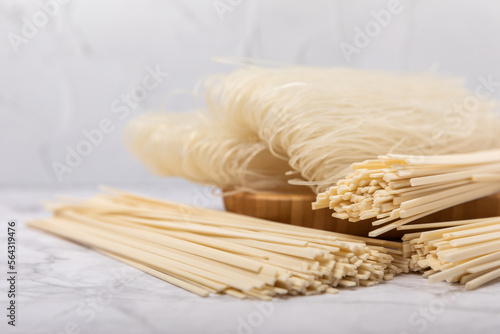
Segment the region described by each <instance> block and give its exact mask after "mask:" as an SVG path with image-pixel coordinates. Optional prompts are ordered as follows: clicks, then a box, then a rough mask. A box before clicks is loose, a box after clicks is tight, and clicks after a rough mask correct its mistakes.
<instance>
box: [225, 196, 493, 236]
mask: <svg viewBox="0 0 500 334" xmlns="http://www.w3.org/2000/svg"><path fill="white" fill-rule="evenodd" d="M315 200H316V195H315V194H313V193H304V194H288V193H256V194H254V193H237V194H232V195H227V196H224V205H225V207H226V210H227V211H231V212H235V213H240V214H244V215H248V216H253V217H258V218H264V219H268V220H273V221H276V222H281V223H286V224H292V225H298V226H305V227H312V228H317V229H322V230H327V231H334V232H340V233H347V234H352V235H359V236H368V233H369V232H370V231H372V230H375V229H377V228H378V227H380V226H372V225H371V222H372V221H373V219H372V220H365V221H359V222H357V223H351V222H349V221H348V220H342V219H337V218H334V217H332V216H331V214H332V211H331V210H329V209H320V210H312V209H311V203H312V202H314V201H315ZM492 216H500V194H497V195H493V196H489V197H484V198H481V199H477V200H474V201H470V202H467V203H464V204H461V205H457V206H455V207H452V208H448V209H445V210H442V211H439V212H437V213H434V214H432V215H429V216H427V217H424V218H421V219H418V220H416V221H415V222H412V223H411V224H417V223H430V222H440V221H451V220H462V219H473V218H484V217H492ZM416 231H417V230H414V231H413V230H412V231H397V230H392V231H389V232H387V233H385V234H382V235H381V236H380V237H379V238H383V239H399V238H401V237H402V236H403V234H405V233H409V232H416Z"/></svg>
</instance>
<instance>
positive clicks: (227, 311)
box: [0, 180, 500, 334]
mask: <svg viewBox="0 0 500 334" xmlns="http://www.w3.org/2000/svg"><path fill="white" fill-rule="evenodd" d="M127 189H129V190H136V191H141V192H142V193H145V194H150V195H161V196H162V197H165V198H169V199H172V200H177V201H180V202H185V203H188V204H197V205H205V206H209V207H213V208H222V204H221V200H220V199H219V198H217V197H214V196H212V195H211V194H210V193H209V192H208V191H207V190H206V189H205V188H202V187H198V186H194V185H192V184H188V183H186V182H183V181H179V180H173V181H172V182H171V184H170V186H168V187H162V189H159V188H158V187H156V188H151V187H149V188H145V187H141V188H138V187H127ZM95 192H97V188H96V187H88V188H78V189H65V190H61V189H59V190H55V189H46V188H39V189H36V188H24V189H20V188H11V189H9V188H4V189H1V190H0V217H1V219H2V220H3V221H2V223H1V224H0V226H1V230H0V252H3V254H0V258H1V260H0V272H1V273H2V274H1V276H2V280H1V282H0V306H1V307H0V309H1V310H2V312H3V314H1V317H0V319H2V321H1V324H0V333H23V334H25V333H34V334H35V333H46V334H60V333H67V334H69V333H93V334H99V333H121V334H128V333H222V334H226V333H245V334H250V333H306V332H308V333H334V332H338V333H346V332H348V333H470V332H479V333H498V329H499V328H500V302H499V296H500V284H491V285H488V286H486V287H484V288H482V289H479V290H477V291H470V292H466V291H464V290H463V287H462V286H456V285H449V284H446V283H439V284H433V285H431V284H429V283H428V282H427V280H426V279H424V278H422V277H420V276H419V275H416V274H411V275H402V276H398V277H396V278H395V279H394V280H392V281H390V282H387V283H385V284H382V285H378V286H375V287H370V288H355V289H352V290H345V289H344V290H341V291H340V294H338V295H321V296H311V297H294V298H288V299H276V300H274V301H273V302H268V303H263V302H256V301H247V300H245V301H241V300H237V299H234V298H231V297H228V296H212V297H210V298H200V297H197V296H195V295H192V294H190V293H188V292H185V291H183V290H181V289H179V288H176V287H174V286H172V285H170V284H168V283H165V282H163V281H160V280H158V279H156V278H154V277H151V276H148V275H146V274H143V273H142V272H140V271H137V270H135V269H133V268H130V267H128V266H126V265H124V264H122V263H120V262H117V261H115V260H113V259H110V258H108V257H106V256H103V255H101V254H98V253H96V252H94V251H92V250H89V249H87V248H85V247H82V246H79V245H77V244H74V243H71V242H68V241H66V240H62V239H59V238H56V237H53V236H51V235H48V234H45V233H43V232H40V231H37V230H34V229H31V228H26V227H25V222H26V221H27V220H29V219H31V218H35V217H42V216H46V215H47V213H46V212H44V211H43V209H42V207H41V205H40V204H39V202H40V200H43V199H51V198H53V196H54V195H55V194H58V193H63V194H69V195H76V196H89V195H92V194H93V193H95ZM9 219H15V220H16V221H17V225H18V226H17V237H18V243H17V248H18V255H17V256H18V262H19V263H18V282H17V283H18V286H17V290H18V291H17V292H18V296H17V319H16V321H17V326H16V327H12V326H8V325H7V320H8V319H7V318H6V313H7V311H6V307H7V302H8V300H7V290H8V287H7V283H6V279H5V275H6V272H7V264H6V261H7V260H6V248H7V247H6V239H7V238H6V233H7V231H6V230H7V221H8V220H9Z"/></svg>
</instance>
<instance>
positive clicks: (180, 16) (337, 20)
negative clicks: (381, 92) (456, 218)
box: [0, 0, 500, 186]
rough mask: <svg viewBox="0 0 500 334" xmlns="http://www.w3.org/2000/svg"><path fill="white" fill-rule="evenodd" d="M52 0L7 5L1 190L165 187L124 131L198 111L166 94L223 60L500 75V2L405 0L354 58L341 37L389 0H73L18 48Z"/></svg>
mask: <svg viewBox="0 0 500 334" xmlns="http://www.w3.org/2000/svg"><path fill="white" fill-rule="evenodd" d="M61 1H62V0H61ZM47 2H49V0H42V1H31V0H30V1H28V0H0V153H1V155H0V185H2V186H33V185H58V186H60V185H62V186H65V185H67V186H73V185H84V184H94V183H101V182H103V183H108V184H117V185H119V184H153V183H161V182H165V180H163V179H160V178H158V177H155V176H152V175H149V174H148V172H146V171H145V169H143V167H142V166H141V165H140V164H139V163H138V162H136V161H134V159H133V158H132V157H131V156H130V155H129V154H128V153H127V152H126V151H125V149H124V147H123V145H122V143H121V138H120V134H121V129H122V127H123V125H124V124H125V122H126V121H127V120H129V119H130V118H131V117H133V116H134V115H137V114H140V113H142V112H144V111H146V110H148V109H151V108H156V107H160V106H165V107H167V108H169V109H173V110H182V109H186V108H191V107H193V106H194V105H195V101H194V99H193V98H191V97H189V96H187V95H181V96H177V97H175V98H173V99H168V100H167V101H166V102H165V97H166V96H167V95H168V94H169V93H171V92H172V91H173V90H175V89H192V88H193V87H194V85H195V83H196V81H197V80H198V79H199V78H200V77H202V76H204V75H208V74H211V73H215V72H220V71H230V70H231V69H232V67H231V66H227V65H222V64H217V63H214V62H212V61H211V60H210V58H211V57H214V56H238V57H241V56H244V57H254V58H261V59H268V60H272V61H278V62H286V63H299V64H309V65H325V66H339V65H343V66H345V65H350V66H355V67H361V68H380V69H387V70H411V71H421V70H426V69H429V68H431V67H438V68H439V71H440V72H443V73H448V74H455V75H459V76H463V77H464V78H466V79H467V83H468V85H469V86H470V87H471V88H473V87H474V86H475V85H476V83H477V81H478V78H479V77H480V76H483V77H487V76H489V75H491V76H492V77H493V79H494V80H498V81H500V38H499V37H500V2H499V1H496V0H489V1H451V0H449V1H438V2H437V3H436V1H431V0H425V1H424V0H421V1H417V0H414V1H402V8H403V10H402V12H401V14H398V15H393V16H392V18H391V22H390V24H389V25H387V27H383V28H382V29H381V31H380V33H379V34H378V35H377V36H376V37H374V38H373V39H372V40H371V43H370V44H369V45H368V46H367V47H365V48H363V49H361V51H360V52H359V54H354V55H353V56H352V61H351V62H350V63H348V61H347V59H346V58H345V57H344V56H343V54H342V52H341V51H340V48H339V45H340V44H341V43H342V42H344V43H349V44H354V42H353V39H354V37H355V30H354V29H355V28H356V27H358V28H360V29H362V30H364V28H365V25H366V24H367V23H368V22H370V21H372V20H373V17H372V16H371V15H372V14H370V12H371V11H379V10H381V9H383V8H387V6H388V3H389V1H386V0H383V1H320V0H311V1H290V0H288V1H285V0H279V1H264V0H263V1H245V0H220V1H211V0H196V1H195V0H189V1H180V0H179V1H172V0H170V1H166V0H164V1H161V0H104V1H103V0H101V1H97V0H67V4H64V5H61V6H60V8H59V10H58V12H57V13H56V14H55V15H54V17H51V18H49V19H48V22H47V24H46V25H43V26H42V27H40V28H38V31H37V33H36V34H35V35H34V36H32V37H30V38H29V39H27V40H26V41H25V42H26V43H23V44H20V45H19V48H18V52H16V51H15V48H14V47H13V46H12V43H11V42H10V41H9V36H12V34H18V35H20V36H22V29H23V26H24V25H25V21H23V18H27V19H29V20H33V15H35V14H36V13H37V12H39V11H40V4H41V3H47ZM217 6H218V7H217ZM224 6H226V7H224ZM228 6H229V7H228ZM216 7H217V8H222V7H224V8H226V9H227V10H226V11H225V12H224V13H221V12H220V10H219V12H218V11H217V9H216ZM156 66H159V67H160V68H161V70H163V71H168V72H169V74H170V75H169V77H168V78H166V79H165V80H164V81H163V82H162V83H161V85H160V86H159V87H158V88H156V89H155V90H153V91H151V92H149V93H148V94H147V97H146V98H145V99H144V100H143V101H142V102H141V103H140V104H138V105H137V106H136V107H134V108H130V109H131V112H130V115H129V116H128V117H126V118H125V119H120V118H119V117H118V114H116V113H113V111H112V106H111V105H112V103H113V101H115V100H116V99H117V98H118V99H119V98H120V96H121V95H122V94H130V93H131V92H132V90H133V89H134V87H135V86H136V85H137V84H140V83H141V82H142V80H143V78H144V77H145V76H146V75H147V70H146V69H147V68H148V67H149V68H155V67H156ZM495 95H496V96H497V97H500V90H499V91H498V92H497V93H496V94H495ZM103 118H109V119H110V120H111V122H112V123H113V125H114V131H113V132H112V133H109V134H106V135H105V136H104V139H103V141H102V144H100V145H98V146H96V147H94V148H93V150H92V152H91V154H90V155H88V156H87V157H84V158H83V160H82V162H81V164H80V165H79V166H78V167H76V168H74V170H73V171H72V172H71V173H66V174H65V175H64V178H63V181H62V182H59V181H58V179H57V177H56V174H55V173H54V171H53V167H52V164H53V162H54V161H59V162H64V159H65V156H66V154H67V151H66V147H67V146H70V147H72V148H75V147H76V145H77V144H78V143H79V142H80V141H81V140H82V139H84V137H83V134H82V131H83V130H90V129H92V128H95V127H97V126H98V125H99V122H100V121H101V120H102V119H103Z"/></svg>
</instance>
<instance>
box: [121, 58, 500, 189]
mask: <svg viewBox="0 0 500 334" xmlns="http://www.w3.org/2000/svg"><path fill="white" fill-rule="evenodd" d="M204 87H205V88H204V94H205V100H206V107H207V108H206V110H199V111H198V112H197V113H189V114H186V115H183V116H179V115H176V114H173V113H165V114H161V115H155V114H153V115H145V116H143V117H140V118H138V119H136V120H133V121H132V122H131V123H130V124H129V127H128V128H127V130H126V136H127V138H128V147H129V148H130V149H131V151H132V152H133V153H134V154H135V155H136V156H137V157H138V158H139V159H140V160H141V161H143V162H144V163H145V164H146V165H147V166H148V167H149V168H150V169H151V170H153V171H154V172H156V173H158V174H161V175H174V176H181V177H185V178H187V179H190V180H192V181H195V182H200V183H205V184H211V185H216V186H218V187H221V188H246V189H252V190H269V189H286V188H289V185H288V184H287V183H292V184H295V185H300V184H301V185H309V186H311V187H312V188H313V189H314V190H315V191H316V192H320V191H324V190H325V189H326V188H327V187H328V186H330V185H331V184H332V183H334V182H335V181H336V180H337V179H338V177H339V176H342V174H343V173H344V171H345V170H346V168H347V167H349V165H350V164H351V163H353V162H355V161H362V160H365V159H368V158H370V157H372V156H374V155H378V154H386V153H387V152H391V153H403V154H449V153H463V152H471V151H476V150H484V149H490V148H498V147H500V136H498V135H497V134H496V133H495V131H496V129H498V128H500V121H499V118H498V117H497V116H496V115H495V113H494V112H493V108H494V107H495V105H496V102H495V101H493V100H489V99H486V100H481V101H479V100H478V101H477V102H478V103H477V104H475V105H473V108H472V107H467V106H469V105H468V104H467V103H466V102H467V101H469V100H470V97H471V96H473V94H472V93H471V92H469V91H468V90H467V89H465V87H464V86H463V85H462V82H461V81H460V80H459V79H456V78H448V77H439V76H437V75H434V74H431V73H424V74H393V73H387V72H381V71H367V70H358V69H350V68H321V67H284V68H264V67H257V66H247V67H244V68H241V69H238V70H236V71H234V72H232V73H229V74H221V75H217V76H213V77H211V78H209V79H208V80H206V82H205V86H204ZM286 171H289V173H288V174H285V172H286ZM291 178H293V179H291Z"/></svg>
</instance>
